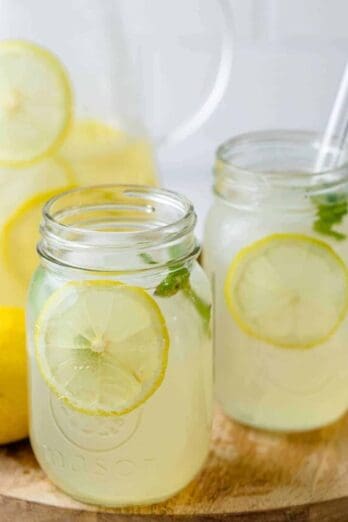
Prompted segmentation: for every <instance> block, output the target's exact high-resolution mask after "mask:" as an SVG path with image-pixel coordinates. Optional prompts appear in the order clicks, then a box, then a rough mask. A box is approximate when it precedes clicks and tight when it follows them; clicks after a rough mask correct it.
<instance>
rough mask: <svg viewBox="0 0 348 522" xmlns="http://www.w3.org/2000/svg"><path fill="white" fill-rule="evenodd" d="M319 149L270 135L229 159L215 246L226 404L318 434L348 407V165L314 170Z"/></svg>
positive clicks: (219, 375) (209, 250)
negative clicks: (314, 430)
mask: <svg viewBox="0 0 348 522" xmlns="http://www.w3.org/2000/svg"><path fill="white" fill-rule="evenodd" d="M319 146H320V136H317V135H315V134H312V133H307V132H295V131H270V132H256V133H251V134H246V135H242V136H239V137H237V138H235V139H232V140H230V141H229V142H227V143H226V144H224V145H222V146H221V147H220V149H219V150H218V153H217V161H216V166H215V185H214V190H215V201H214V204H213V206H212V208H211V210H210V213H209V216H208V219H207V223H206V232H205V249H204V266H205V268H206V270H207V272H208V274H209V275H210V277H211V278H212V279H213V281H214V301H215V303H214V305H215V313H214V316H215V318H216V323H215V342H216V389H217V396H218V399H219V401H220V402H221V404H222V406H223V407H224V409H225V411H226V412H227V413H228V414H229V415H230V416H232V417H234V418H235V419H237V420H239V421H240V422H242V423H245V424H248V425H252V426H256V427H260V428H266V429H271V430H285V431H298V430H307V429H312V428H317V427H320V426H324V425H327V424H329V423H331V422H333V421H335V420H336V419H338V418H339V417H340V416H342V415H343V414H344V413H345V411H346V408H347V399H348V385H347V382H348V380H347V375H348V352H347V349H346V346H347V340H348V323H347V318H346V313H347V291H348V290H347V267H346V265H347V262H348V240H347V239H346V235H347V234H348V223H347V219H346V215H347V210H348V208H347V192H348V185H347V179H348V178H347V175H348V166H347V164H346V163H345V158H343V162H342V167H340V168H338V169H337V170H333V171H323V172H320V173H317V174H313V169H314V165H315V161H316V157H317V153H318V149H319ZM340 152H341V151H339V150H338V149H337V148H335V147H334V146H333V147H332V148H331V149H330V150H329V151H328V159H329V156H330V155H337V154H338V153H340Z"/></svg>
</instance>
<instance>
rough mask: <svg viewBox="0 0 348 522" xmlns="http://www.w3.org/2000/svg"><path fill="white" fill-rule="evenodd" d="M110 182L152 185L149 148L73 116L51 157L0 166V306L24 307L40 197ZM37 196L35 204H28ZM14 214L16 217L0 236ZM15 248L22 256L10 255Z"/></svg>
mask: <svg viewBox="0 0 348 522" xmlns="http://www.w3.org/2000/svg"><path fill="white" fill-rule="evenodd" d="M56 161H58V165H59V168H56V167H55V162H56ZM112 183H125V184H127V183H131V184H132V183H135V184H144V185H157V184H158V179H157V174H156V165H155V158H154V151H153V148H152V146H151V144H150V142H149V141H148V140H146V139H145V138H140V137H134V136H128V135H127V134H126V133H124V132H122V131H121V130H119V129H117V128H114V127H112V125H110V124H108V123H104V122H101V121H96V120H77V121H76V122H75V123H74V124H73V125H72V128H71V131H70V133H69V134H68V136H67V138H66V141H65V142H64V144H63V145H62V148H61V149H60V150H59V151H58V152H57V153H55V156H54V157H52V158H49V159H48V160H44V161H42V162H39V163H38V164H36V165H33V166H31V167H28V168H23V169H0V191H1V202H2V204H1V208H0V286H1V291H0V306H19V307H24V306H25V302H26V296H27V289H28V285H29V282H30V278H31V276H32V274H33V272H34V270H35V268H36V266H37V265H38V263H39V258H38V255H37V253H36V244H37V242H38V240H39V225H40V221H41V217H42V207H43V204H44V202H45V201H46V200H47V199H48V198H50V197H52V196H53V195H55V194H58V193H59V192H62V191H64V190H68V189H70V188H72V186H84V185H97V184H112ZM41 195H42V196H43V197H42V199H41V201H40V203H39V204H35V205H34V206H30V205H31V202H32V201H33V200H34V199H35V198H37V197H38V196H39V197H40V196H41ZM28 203H29V207H28V208H27V209H25V210H23V206H25V205H28ZM18 214H20V220H17V223H16V226H15V227H13V228H12V229H11V233H6V235H4V234H3V229H4V227H6V225H7V223H9V222H11V221H13V216H18ZM9 243H11V244H13V245H14V247H11V248H9V247H8V244H9ZM11 250H12V255H11ZM9 251H10V254H9ZM17 251H20V252H21V256H17V255H13V252H17Z"/></svg>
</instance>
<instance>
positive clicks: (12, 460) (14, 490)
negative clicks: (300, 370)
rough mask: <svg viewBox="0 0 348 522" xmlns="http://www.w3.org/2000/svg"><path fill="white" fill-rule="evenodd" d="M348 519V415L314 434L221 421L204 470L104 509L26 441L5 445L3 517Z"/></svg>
mask: <svg viewBox="0 0 348 522" xmlns="http://www.w3.org/2000/svg"><path fill="white" fill-rule="evenodd" d="M146 520H147V521H150V520H158V521H159V522H160V521H166V522H167V521H168V522H169V521H172V522H178V521H187V522H188V521H189V520H190V521H191V520H194V521H200V520H202V521H210V520H211V521H217V520H231V521H238V522H250V521H252V522H279V521H281V522H283V521H284V522H307V521H310V522H341V521H343V522H346V521H348V417H346V418H344V419H343V420H341V421H340V422H339V423H336V424H335V425H332V426H330V427H328V428H325V429H322V430H317V431H315V432H310V433H305V434H296V435H279V434H273V433H265V432H261V431H255V430H252V429H248V428H246V427H243V426H240V425H238V424H236V423H234V422H232V421H231V420H229V419H227V418H225V417H224V416H223V414H222V413H221V412H220V411H217V412H216V415H215V420H214V430H213V441H212V446H211V451H210V455H209V458H208V461H207V463H206V466H205V468H204V469H203V470H202V472H201V474H200V475H199V476H198V477H197V478H196V480H194V481H193V482H192V483H191V484H190V485H189V486H188V487H187V488H186V489H185V490H184V491H182V492H181V493H180V494H179V495H177V496H176V497H174V498H172V499H171V500H169V501H167V502H165V503H163V504H157V505H154V506H146V507H136V508H128V509H125V508H123V509H118V510H110V509H106V510H103V509H98V508H95V507H93V506H86V505H83V504H81V503H79V502H75V501H74V500H72V499H70V498H69V497H67V496H66V495H65V494H64V493H62V492H60V491H58V490H57V489H56V488H55V487H54V486H53V484H51V483H50V482H49V481H48V480H47V479H46V477H45V475H44V473H43V472H42V471H41V470H40V468H39V466H38V464H37V463H36V460H35V458H34V456H33V453H32V451H31V449H30V446H29V444H28V443H27V442H26V441H24V442H20V443H17V444H13V445H10V446H7V447H3V448H1V449H0V521H1V522H17V521H20V522H22V521H23V522H111V521H113V522H118V521H122V522H124V521H129V522H140V521H142V522H145V521H146Z"/></svg>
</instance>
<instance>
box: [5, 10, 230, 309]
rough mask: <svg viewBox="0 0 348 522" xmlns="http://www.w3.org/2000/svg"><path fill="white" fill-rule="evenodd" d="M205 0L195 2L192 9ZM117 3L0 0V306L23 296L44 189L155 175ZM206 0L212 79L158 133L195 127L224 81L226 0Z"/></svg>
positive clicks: (181, 133)
mask: <svg viewBox="0 0 348 522" xmlns="http://www.w3.org/2000/svg"><path fill="white" fill-rule="evenodd" d="M192 1H193V2H196V0H192ZM210 1H211V0H210ZM196 3H197V2H196ZM208 4H209V0H208V2H204V3H203V4H202V2H200V3H199V4H197V6H199V11H200V16H201V14H202V13H203V11H204V9H203V8H205V7H207V5H208ZM124 5H125V3H124V2H122V1H121V0H103V1H102V2H101V1H100V0H74V1H73V2H71V0H60V1H59V2H46V1H44V0H28V1H24V0H0V9H1V22H0V124H1V125H0V129H1V130H0V195H2V199H1V205H0V207H1V210H0V237H1V239H0V242H1V256H0V285H1V292H0V306H6V307H9V306H14V307H22V306H23V305H24V301H25V294H26V289H27V285H28V281H29V279H30V276H31V274H32V272H33V270H34V268H35V266H36V264H37V255H36V252H35V243H36V241H37V230H38V223H39V219H40V213H41V208H42V206H43V204H44V202H45V201H47V199H49V197H51V196H53V195H55V194H56V193H59V192H62V191H64V190H67V189H69V188H71V187H73V186H80V185H90V184H97V183H98V184H100V183H140V184H150V185H154V184H157V183H158V177H157V172H156V166H155V158H154V140H152V138H151V132H148V131H147V129H146V124H145V121H144V118H143V105H144V97H145V94H144V93H143V85H142V81H141V78H142V72H141V70H140V69H141V64H140V66H139V61H138V62H137V60H136V58H135V57H134V54H133V53H132V52H131V48H132V46H131V45H130V38H129V34H128V29H127V23H126V16H125V14H126V11H125V9H124ZM153 5H154V4H152V7H153ZM212 5H213V8H214V9H215V11H218V10H219V9H220V11H221V25H222V31H220V34H222V38H221V51H220V53H219V56H218V67H217V73H216V75H215V76H216V77H215V81H214V82H213V86H212V89H211V90H210V93H208V94H207V98H206V100H205V102H204V103H203V104H202V106H201V108H200V109H199V110H198V112H196V113H195V114H194V115H192V116H190V117H189V118H187V120H186V121H184V122H183V123H180V124H179V125H177V127H176V128H175V129H174V130H173V131H172V132H171V133H169V134H168V135H167V136H163V137H162V142H169V141H173V140H178V139H183V138H184V137H186V136H187V135H188V134H190V133H192V132H193V131H194V130H196V129H197V128H198V127H199V126H200V125H201V124H202V123H203V122H204V121H205V120H206V119H207V118H208V116H209V115H210V114H211V113H212V111H213V110H214V108H215V107H216V105H217V103H218V102H219V100H220V99H221V96H222V94H223V92H224V89H225V87H226V84H227V80H228V76H229V70H230V62H231V26H230V11H229V2H228V0H219V1H218V2H216V1H215V0H213V4H210V8H211V7H212ZM183 6H184V7H185V4H183ZM128 8H129V3H128ZM186 8H187V5H186ZM213 47H216V46H214V45H213ZM186 79H187V78H186Z"/></svg>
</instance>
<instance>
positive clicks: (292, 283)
mask: <svg viewBox="0 0 348 522" xmlns="http://www.w3.org/2000/svg"><path fill="white" fill-rule="evenodd" d="M225 298H226V302H227V305H228V308H229V310H230V313H231V315H232V316H233V318H234V320H235V321H236V323H237V324H238V325H239V327H240V328H241V329H242V330H243V331H244V332H246V333H247V334H249V335H251V336H252V337H255V338H257V339H260V340H262V341H265V342H267V343H270V344H272V345H276V346H279V347H284V348H309V347H313V346H315V345H317V344H320V343H323V342H325V341H326V340H327V339H328V338H329V337H330V336H331V335H332V334H333V333H334V332H335V331H336V329H337V328H338V326H339V325H340V324H341V322H342V320H343V319H344V317H345V316H346V313H347V308H348V272H347V268H346V266H345V264H344V262H343V261H342V260H341V259H340V257H339V256H338V255H337V254H336V253H335V252H334V250H333V249H332V248H331V247H330V246H329V245H327V244H326V243H324V242H323V241H320V240H318V239H315V238H313V237H309V236H304V235H300V234H274V235H271V236H267V237H265V238H263V239H261V240H259V241H256V242H255V243H252V244H251V245H250V246H247V247H246V248H243V249H242V250H241V251H240V252H239V253H238V254H237V256H236V257H235V258H234V260H233V261H232V264H231V265H230V267H229V269H228V273H227V277H226V281H225Z"/></svg>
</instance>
